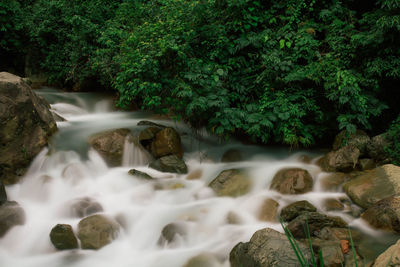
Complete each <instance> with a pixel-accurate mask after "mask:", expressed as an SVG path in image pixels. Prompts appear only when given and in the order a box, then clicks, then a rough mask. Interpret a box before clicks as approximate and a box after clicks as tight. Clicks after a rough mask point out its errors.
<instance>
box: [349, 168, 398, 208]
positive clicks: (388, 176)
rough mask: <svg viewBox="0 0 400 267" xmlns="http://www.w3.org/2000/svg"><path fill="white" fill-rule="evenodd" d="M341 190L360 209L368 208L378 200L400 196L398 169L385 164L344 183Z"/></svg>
mask: <svg viewBox="0 0 400 267" xmlns="http://www.w3.org/2000/svg"><path fill="white" fill-rule="evenodd" d="M343 190H344V191H345V192H346V194H347V195H348V196H349V197H350V198H351V200H352V201H353V202H354V203H356V204H357V205H358V206H360V207H362V208H365V209H367V208H369V207H371V206H372V205H373V204H375V203H376V202H378V201H379V200H382V199H385V198H388V197H391V196H393V195H397V194H400V167H398V166H395V165H392V164H387V165H383V166H381V167H378V168H375V169H373V170H371V171H365V172H362V173H361V174H360V175H359V176H357V177H356V178H354V179H352V180H350V181H348V182H346V183H345V184H344V185H343Z"/></svg>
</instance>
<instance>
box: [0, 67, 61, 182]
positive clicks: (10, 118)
mask: <svg viewBox="0 0 400 267" xmlns="http://www.w3.org/2000/svg"><path fill="white" fill-rule="evenodd" d="M49 109H50V106H49V104H48V103H47V102H46V101H45V100H44V99H43V98H42V97H39V96H37V95H36V94H35V93H34V92H33V91H32V90H31V88H30V87H29V85H28V84H27V83H26V82H24V81H23V80H22V78H20V77H18V76H15V75H13V74H10V73H7V72H0V147H1V154H0V179H1V180H3V182H4V183H5V184H12V183H16V182H18V180H19V178H20V177H21V176H22V175H24V174H25V172H26V169H27V167H28V166H29V164H30V162H31V161H32V159H33V158H34V157H35V156H36V155H37V154H38V153H39V152H40V151H41V150H42V149H43V147H45V146H46V145H47V144H48V142H49V138H50V136H51V135H52V134H53V133H54V132H56V131H57V125H56V122H55V121H54V119H53V116H52V114H51V112H50V111H49Z"/></svg>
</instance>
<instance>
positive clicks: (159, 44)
mask: <svg viewBox="0 0 400 267" xmlns="http://www.w3.org/2000/svg"><path fill="white" fill-rule="evenodd" d="M360 4H361V5H360ZM0 15H1V17H0V22H1V28H0V52H1V59H2V61H3V64H4V62H10V63H9V66H6V67H14V68H16V69H17V71H18V66H24V67H25V72H27V69H29V71H30V72H33V73H34V72H44V73H47V74H48V75H49V79H50V82H51V83H56V84H59V85H61V86H64V87H71V88H72V87H74V88H75V89H79V88H84V87H85V84H88V82H89V81H100V82H101V84H102V86H103V88H110V89H113V90H117V91H118V93H119V105H120V106H122V107H130V106H131V105H132V103H135V104H136V105H138V106H141V107H142V108H144V109H152V110H155V111H157V112H160V113H167V114H170V115H172V116H175V117H176V118H178V119H184V120H186V121H189V122H190V123H191V124H192V125H194V126H196V127H203V126H204V127H206V128H207V129H208V130H210V131H212V132H214V133H215V134H218V135H221V136H229V135H232V134H233V135H239V136H244V137H246V138H250V139H252V140H254V141H257V142H263V143H271V142H277V143H286V144H290V145H293V146H297V145H303V146H307V145H311V144H314V143H316V142H320V141H321V140H324V138H326V139H328V138H329V140H331V136H332V135H334V134H336V133H337V132H338V130H339V129H346V130H348V131H350V132H351V131H355V129H356V128H360V129H364V130H367V131H369V132H370V133H371V134H377V133H380V132H381V131H383V130H385V129H386V128H387V127H389V125H390V123H391V122H392V121H394V120H395V119H396V117H397V116H398V114H399V111H400V108H399V107H400V105H399V103H400V93H399V85H400V83H399V80H400V1H399V0H377V1H371V0H366V1H362V2H360V3H359V2H357V1H350V0H343V1H338V0H319V1H317V0H287V1H272V0H265V1H256V0H198V1H195V0H120V1H117V0H87V1H77V0H52V1H48V0H30V1H26V0H24V1H22V0H19V1H17V0H5V1H2V2H1V3H0ZM2 67H3V68H4V66H2ZM89 84H90V83H89ZM398 123H399V119H397V122H393V125H392V127H391V129H392V131H394V132H396V131H397V133H398V131H399V126H398ZM393 135H396V133H393ZM397 135H398V134H397ZM393 149H397V150H399V148H398V147H397V148H393ZM397 152H398V151H397Z"/></svg>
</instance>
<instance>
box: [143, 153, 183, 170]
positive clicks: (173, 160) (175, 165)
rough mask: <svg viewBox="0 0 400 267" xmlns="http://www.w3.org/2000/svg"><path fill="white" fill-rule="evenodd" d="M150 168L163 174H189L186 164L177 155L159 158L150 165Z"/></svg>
mask: <svg viewBox="0 0 400 267" xmlns="http://www.w3.org/2000/svg"><path fill="white" fill-rule="evenodd" d="M149 167H150V168H153V169H156V170H158V171H161V172H172V173H179V174H186V173H187V172H188V170H187V166H186V164H185V162H184V161H183V160H182V159H180V158H178V157H177V156H175V155H169V156H165V157H162V158H159V159H157V160H155V161H153V162H152V163H150V165H149Z"/></svg>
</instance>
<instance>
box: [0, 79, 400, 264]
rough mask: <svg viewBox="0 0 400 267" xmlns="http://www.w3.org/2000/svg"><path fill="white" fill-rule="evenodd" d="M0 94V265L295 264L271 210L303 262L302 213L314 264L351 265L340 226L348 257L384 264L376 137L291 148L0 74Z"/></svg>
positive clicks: (391, 196) (393, 191) (394, 229)
mask: <svg viewBox="0 0 400 267" xmlns="http://www.w3.org/2000/svg"><path fill="white" fill-rule="evenodd" d="M0 93H1V94H0V110H1V113H0V125H1V128H0V143H1V144H2V147H3V149H2V153H1V155H0V175H1V176H0V177H1V183H0V266H15V267H24V266H29V267H35V266H43V265H48V266H55V267H58V266H60V267H61V266H74V267H79V266H82V267H83V266H85V267H87V266H100V267H101V266H111V265H112V266H122V267H123V266H131V267H132V266H138V267H139V266H140V267H146V266H148V267H151V266H154V267H155V266H165V267H168V266H170V267H180V266H185V267H195V266H210V267H213V266H215V267H217V266H220V267H222V266H224V267H226V266H232V267H236V266H249V267H250V266H300V265H299V262H298V260H297V258H296V256H295V254H294V252H293V250H292V248H291V246H290V243H289V240H288V238H287V237H286V236H285V235H284V234H283V229H282V226H281V223H280V219H281V220H282V222H283V223H284V225H287V227H288V229H289V230H290V232H291V233H292V234H293V236H294V238H296V239H297V241H298V244H299V248H300V249H301V250H302V251H303V252H304V255H305V259H306V260H309V261H311V252H310V250H309V245H308V240H307V236H306V233H305V231H304V226H305V225H306V224H307V225H308V227H309V230H310V237H311V239H310V240H311V242H312V247H313V250H314V252H316V253H318V251H321V252H322V255H323V256H324V263H325V266H341V264H342V263H343V265H344V266H355V259H354V256H353V253H352V251H351V245H350V234H349V233H351V236H352V239H353V240H354V242H355V248H356V258H357V261H358V262H359V266H362V264H373V266H386V264H387V262H389V261H391V263H392V266H396V264H398V258H399V257H400V253H399V249H398V246H399V244H398V243H396V242H397V240H398V239H399V235H398V234H399V233H400V227H399V221H400V205H399V203H400V197H399V192H400V183H399V181H400V167H397V166H395V165H392V164H390V162H391V160H390V158H389V157H388V156H387V155H386V153H385V149H384V147H385V146H387V145H390V144H391V142H393V141H394V140H388V138H387V136H386V135H385V134H382V135H378V136H375V137H372V138H371V137H369V136H368V135H367V134H366V133H364V132H362V131H357V132H356V133H355V134H354V135H351V136H346V133H344V132H342V133H339V134H338V135H337V137H336V139H335V140H334V141H333V146H332V149H331V151H330V152H328V153H324V152H323V151H298V152H295V153H293V152H289V151H287V150H286V149H277V148H267V147H258V146H250V145H243V144H241V143H239V142H236V141H234V140H231V141H229V142H220V140H218V139H216V138H215V137H213V136H210V135H208V134H207V133H206V132H205V131H193V130H192V129H190V128H189V127H187V126H186V125H185V124H183V123H177V122H174V121H171V120H165V119H164V120H162V119H159V118H157V117H156V116H154V115H152V114H150V113H146V112H121V111H118V110H115V109H114V108H113V105H112V99H111V98H110V97H108V96H106V95H98V94H94V93H65V92H61V91H58V90H55V89H52V88H42V89H40V90H36V91H32V90H31V89H30V88H29V86H28V85H27V84H26V83H25V82H24V81H23V80H22V79H21V78H19V77H17V76H14V75H11V74H8V73H0ZM57 129H58V130H57ZM391 245H393V246H392V247H390V246H391ZM385 250H386V251H385ZM381 253H382V254H381Z"/></svg>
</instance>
